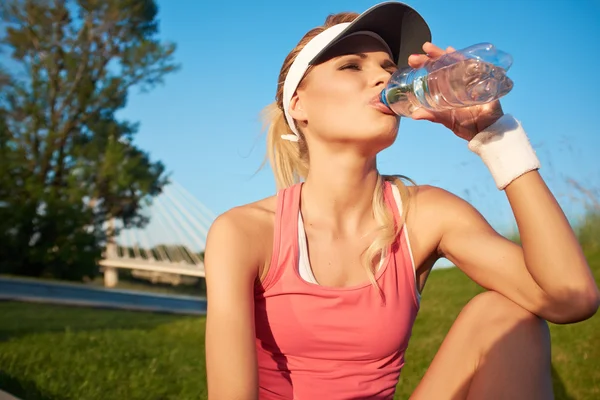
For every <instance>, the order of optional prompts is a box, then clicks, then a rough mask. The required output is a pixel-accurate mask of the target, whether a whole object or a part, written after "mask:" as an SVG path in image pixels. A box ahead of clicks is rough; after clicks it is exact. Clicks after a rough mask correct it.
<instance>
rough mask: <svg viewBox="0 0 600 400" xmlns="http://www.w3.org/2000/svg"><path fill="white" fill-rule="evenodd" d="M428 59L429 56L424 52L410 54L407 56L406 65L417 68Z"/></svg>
mask: <svg viewBox="0 0 600 400" xmlns="http://www.w3.org/2000/svg"><path fill="white" fill-rule="evenodd" d="M427 60H429V57H428V56H427V55H426V54H411V55H410V56H409V57H408V65H410V66H411V67H412V68H419V67H421V66H423V64H425V62H427Z"/></svg>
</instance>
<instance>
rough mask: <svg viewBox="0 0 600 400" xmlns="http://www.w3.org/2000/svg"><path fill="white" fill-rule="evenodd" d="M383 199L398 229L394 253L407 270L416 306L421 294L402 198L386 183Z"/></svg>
mask: <svg viewBox="0 0 600 400" xmlns="http://www.w3.org/2000/svg"><path fill="white" fill-rule="evenodd" d="M385 194H386V195H385V197H386V199H387V202H388V206H389V207H390V208H391V209H392V211H393V214H394V221H395V222H396V224H398V227H399V228H400V237H399V238H398V239H399V240H398V242H397V245H398V247H399V248H398V250H399V251H397V252H396V254H397V257H398V258H399V261H400V264H401V265H404V267H405V269H407V270H408V276H409V277H410V278H411V279H412V280H413V285H412V286H413V288H414V290H413V293H414V299H415V301H416V304H417V306H418V305H419V304H420V303H421V293H420V292H419V290H418V282H417V274H416V264H415V259H414V257H413V254H412V246H411V244H410V238H409V236H408V228H407V226H406V221H405V216H404V215H402V213H403V204H402V197H401V196H400V190H399V189H398V187H397V186H396V185H395V184H394V183H393V182H389V181H387V182H386V188H385Z"/></svg>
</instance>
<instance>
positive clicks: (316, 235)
mask: <svg viewBox="0 0 600 400" xmlns="http://www.w3.org/2000/svg"><path fill="white" fill-rule="evenodd" d="M302 234H304V232H299V237H300V242H301V243H300V248H301V250H300V251H301V253H303V254H304V255H305V257H306V259H307V263H308V265H309V266H310V269H311V271H312V274H313V275H314V277H315V279H316V281H317V282H319V284H320V285H321V286H326V287H334V288H343V287H352V286H356V285H359V284H362V283H365V282H368V281H369V275H368V273H367V271H366V265H369V264H367V259H366V256H367V254H368V253H367V251H368V248H369V246H370V245H372V244H373V237H371V236H372V235H368V236H365V237H352V238H343V237H336V236H335V235H331V234H324V233H320V232H315V231H311V230H310V229H307V231H306V234H305V236H304V237H302V236H301V235H302ZM376 261H378V259H377V260H376ZM377 267H378V264H377V262H374V263H372V264H371V268H372V270H376V268H377Z"/></svg>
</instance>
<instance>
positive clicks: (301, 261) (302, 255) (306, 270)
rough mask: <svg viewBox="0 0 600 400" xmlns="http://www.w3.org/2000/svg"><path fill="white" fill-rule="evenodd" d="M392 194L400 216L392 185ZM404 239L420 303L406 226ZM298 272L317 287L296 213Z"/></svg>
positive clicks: (396, 195) (399, 206)
mask: <svg viewBox="0 0 600 400" xmlns="http://www.w3.org/2000/svg"><path fill="white" fill-rule="evenodd" d="M392 193H393V195H394V200H395V201H396V206H397V207H398V212H399V213H400V215H402V199H401V197H400V192H399V191H398V187H397V186H396V185H392ZM403 231H404V237H405V239H406V245H407V247H408V253H409V256H410V263H411V266H412V271H413V277H414V279H415V294H416V295H417V300H418V301H419V302H420V301H421V293H419V289H418V283H417V273H416V271H415V260H414V258H413V254H412V249H411V246H410V240H409V238H408V229H406V224H405V226H404V229H403ZM298 252H299V257H298V272H299V273H300V277H301V278H302V279H304V280H305V281H306V282H310V283H314V284H315V285H318V282H317V280H316V278H315V275H314V274H313V271H312V268H311V266H310V259H309V258H308V243H307V240H306V231H305V230H304V220H303V219H302V213H301V212H300V211H298ZM384 258H385V256H384V257H382V258H381V262H380V263H379V266H378V267H377V269H379V268H381V265H382V264H383V259H384Z"/></svg>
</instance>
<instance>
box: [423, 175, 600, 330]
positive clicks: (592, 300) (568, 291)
mask: <svg viewBox="0 0 600 400" xmlns="http://www.w3.org/2000/svg"><path fill="white" fill-rule="evenodd" d="M432 192H433V193H431V194H429V195H428V197H429V198H430V200H429V201H428V202H430V204H432V205H433V204H435V207H436V209H437V210H439V211H438V212H436V213H435V215H436V219H437V220H438V221H439V222H440V223H441V227H440V228H441V231H440V232H441V238H440V240H439V245H438V253H439V255H440V256H442V257H445V258H447V259H449V260H450V261H452V262H453V263H454V264H455V265H456V266H457V267H459V268H460V269H461V270H463V271H464V272H465V273H466V274H467V275H468V276H469V277H471V278H472V279H473V280H474V281H475V282H477V283H478V284H480V285H481V286H483V287H484V288H486V289H489V290H494V291H496V292H498V293H501V294H502V295H504V296H506V297H507V298H509V299H511V300H512V301H514V302H515V303H517V304H519V305H520V306H522V307H523V308H525V309H527V310H529V311H531V312H532V313H534V314H536V315H538V316H540V317H542V318H544V319H546V320H548V321H550V322H553V323H573V322H577V321H581V320H584V319H587V318H590V317H591V316H592V315H594V313H595V312H596V311H597V309H598V303H599V297H600V295H599V292H598V288H597V287H596V284H595V281H594V278H593V276H592V273H591V271H590V269H589V267H588V265H587V262H586V260H585V257H584V255H583V252H582V250H581V247H580V246H579V243H578V241H577V238H576V236H575V234H574V232H573V230H572V229H571V227H570V225H569V223H568V221H567V219H566V217H565V215H564V214H563V212H562V210H561V209H560V207H559V205H558V203H557V201H556V199H555V198H554V196H553V195H552V194H551V192H550V191H549V189H548V188H547V186H546V184H545V183H544V181H543V180H542V178H541V177H540V175H539V173H538V172H537V171H531V172H528V173H526V174H524V175H522V176H521V177H519V178H517V179H515V180H514V181H513V182H512V183H510V184H509V185H508V186H507V187H506V189H505V192H506V195H507V196H508V200H509V202H510V204H511V207H512V210H513V212H514V215H515V218H516V221H517V225H518V227H519V233H520V236H521V242H522V246H519V245H517V244H515V243H513V242H511V241H510V240H508V239H506V238H504V237H503V236H501V235H499V234H498V233H497V232H495V231H494V230H493V229H492V227H491V226H490V225H489V224H488V223H487V221H486V220H485V219H484V218H483V216H482V215H481V214H480V213H478V212H477V211H476V210H475V209H474V208H473V207H472V206H471V205H469V204H468V203H467V202H465V201H463V200H461V199H459V198H458V197H456V196H453V195H451V194H449V193H448V192H444V191H441V190H432ZM447 210H452V211H451V212H448V211H447Z"/></svg>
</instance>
